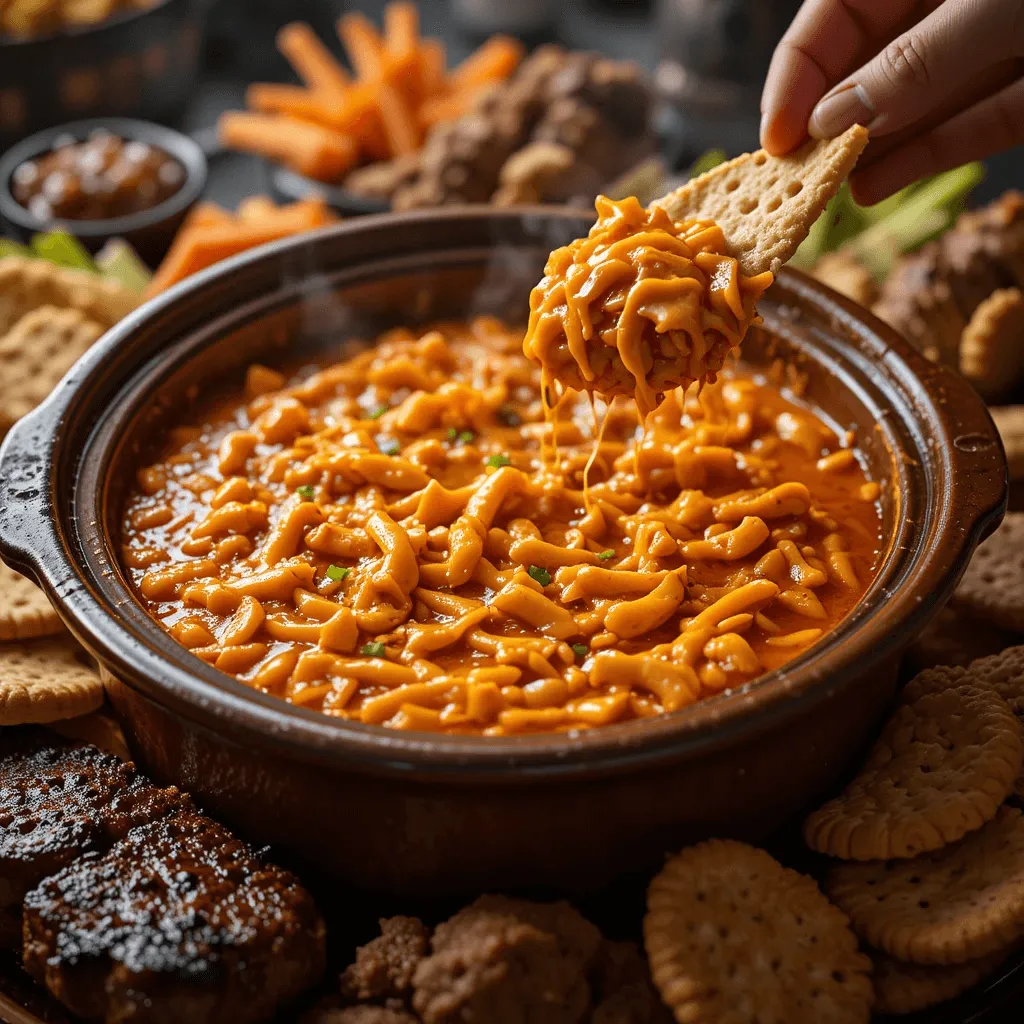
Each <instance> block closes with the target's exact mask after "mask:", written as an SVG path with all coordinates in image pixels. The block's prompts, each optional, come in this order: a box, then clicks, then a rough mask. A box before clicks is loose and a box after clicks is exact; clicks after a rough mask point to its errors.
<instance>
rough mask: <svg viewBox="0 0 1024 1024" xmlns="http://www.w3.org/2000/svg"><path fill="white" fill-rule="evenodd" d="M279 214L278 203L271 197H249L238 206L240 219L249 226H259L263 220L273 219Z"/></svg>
mask: <svg viewBox="0 0 1024 1024" xmlns="http://www.w3.org/2000/svg"><path fill="white" fill-rule="evenodd" d="M276 213H277V203H275V202H274V200H273V199H271V198H270V196H249V198H248V199H243V200H242V202H241V203H239V204H238V218H239V220H244V221H245V222H246V223H249V224H258V223H259V222H260V221H261V220H264V219H267V218H270V217H273V216H274V214H276Z"/></svg>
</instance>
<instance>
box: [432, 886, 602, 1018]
mask: <svg viewBox="0 0 1024 1024" xmlns="http://www.w3.org/2000/svg"><path fill="white" fill-rule="evenodd" d="M600 941H601V934H600V932H598V930H597V928H595V927H594V926H593V925H592V924H591V923H590V922H589V921H587V920H586V919H585V918H583V917H582V916H581V915H580V914H579V913H578V912H577V911H576V910H574V909H573V908H572V907H571V906H569V904H568V903H550V904H543V903H530V902H527V901H525V900H513V899H507V898H506V897H504V896H481V897H480V898H479V899H478V900H476V901H475V902H474V903H471V904H470V905H469V906H468V907H465V908H463V909H462V910H460V911H459V912H458V913H457V914H456V915H455V916H454V917H452V918H450V919H449V920H448V921H445V922H444V923H443V924H440V925H438V927H437V930H436V931H435V932H434V937H433V939H432V941H431V950H432V952H431V955H430V956H429V957H427V958H426V959H425V960H423V961H422V962H421V963H420V964H419V966H418V967H417V968H416V974H415V976H414V979H413V987H414V995H413V1008H414V1009H415V1010H416V1012H417V1013H419V1015H420V1017H422V1019H423V1021H424V1024H456V1022H461V1021H487V1022H488V1024H575V1022H577V1021H582V1020H583V1019H584V1014H585V1013H586V1011H587V1007H588V1005H589V1002H590V991H589V986H588V984H587V976H586V971H587V967H588V965H589V964H590V962H591V961H592V960H593V958H594V955H595V954H596V952H597V950H598V946H599V944H600Z"/></svg>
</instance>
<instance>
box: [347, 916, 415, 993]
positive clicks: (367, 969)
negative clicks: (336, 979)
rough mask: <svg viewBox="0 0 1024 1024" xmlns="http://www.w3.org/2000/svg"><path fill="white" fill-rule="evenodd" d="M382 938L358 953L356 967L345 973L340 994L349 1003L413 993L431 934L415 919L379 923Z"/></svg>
mask: <svg viewBox="0 0 1024 1024" xmlns="http://www.w3.org/2000/svg"><path fill="white" fill-rule="evenodd" d="M380 932H381V933H380V935H379V936H378V937H377V938H375V939H373V940H372V941H371V942H368V943H367V944H366V945H365V946H360V947H359V948H358V949H357V950H356V959H355V963H353V964H351V965H349V966H348V967H347V968H345V970H344V971H342V974H341V980H340V989H341V994H342V996H344V997H345V998H346V999H351V1000H370V999H386V998H389V997H397V998H401V999H404V998H405V997H406V996H408V995H409V993H410V992H411V991H412V979H413V975H414V974H415V973H416V968H417V967H418V966H419V963H420V961H421V960H422V959H423V958H424V957H425V956H426V955H427V946H428V943H429V939H430V931H429V929H428V928H427V926H426V925H425V924H424V923H423V922H422V921H420V920H419V919H418V918H415V917H388V918H382V919H381V921H380Z"/></svg>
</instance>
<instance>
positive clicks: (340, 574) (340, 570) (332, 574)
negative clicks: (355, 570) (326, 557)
mask: <svg viewBox="0 0 1024 1024" xmlns="http://www.w3.org/2000/svg"><path fill="white" fill-rule="evenodd" d="M351 571H352V570H351V569H349V568H347V567H346V566H342V565H329V566H327V578H328V579H329V580H330V581H331V582H332V583H340V582H341V581H342V580H343V579H344V578H345V577H346V576H347V575H348V574H349V573H350V572H351Z"/></svg>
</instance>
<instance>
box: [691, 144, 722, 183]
mask: <svg viewBox="0 0 1024 1024" xmlns="http://www.w3.org/2000/svg"><path fill="white" fill-rule="evenodd" d="M725 159H726V158H725V150H724V149H709V150H708V151H707V152H706V153H701V155H700V156H699V157H697V159H696V160H694V161H693V166H692V167H691V168H690V177H691V178H699V177H700V176H701V175H702V174H707V173H708V171H710V170H711V169H712V168H714V167H717V166H718V165H719V164H724V163H725Z"/></svg>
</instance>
